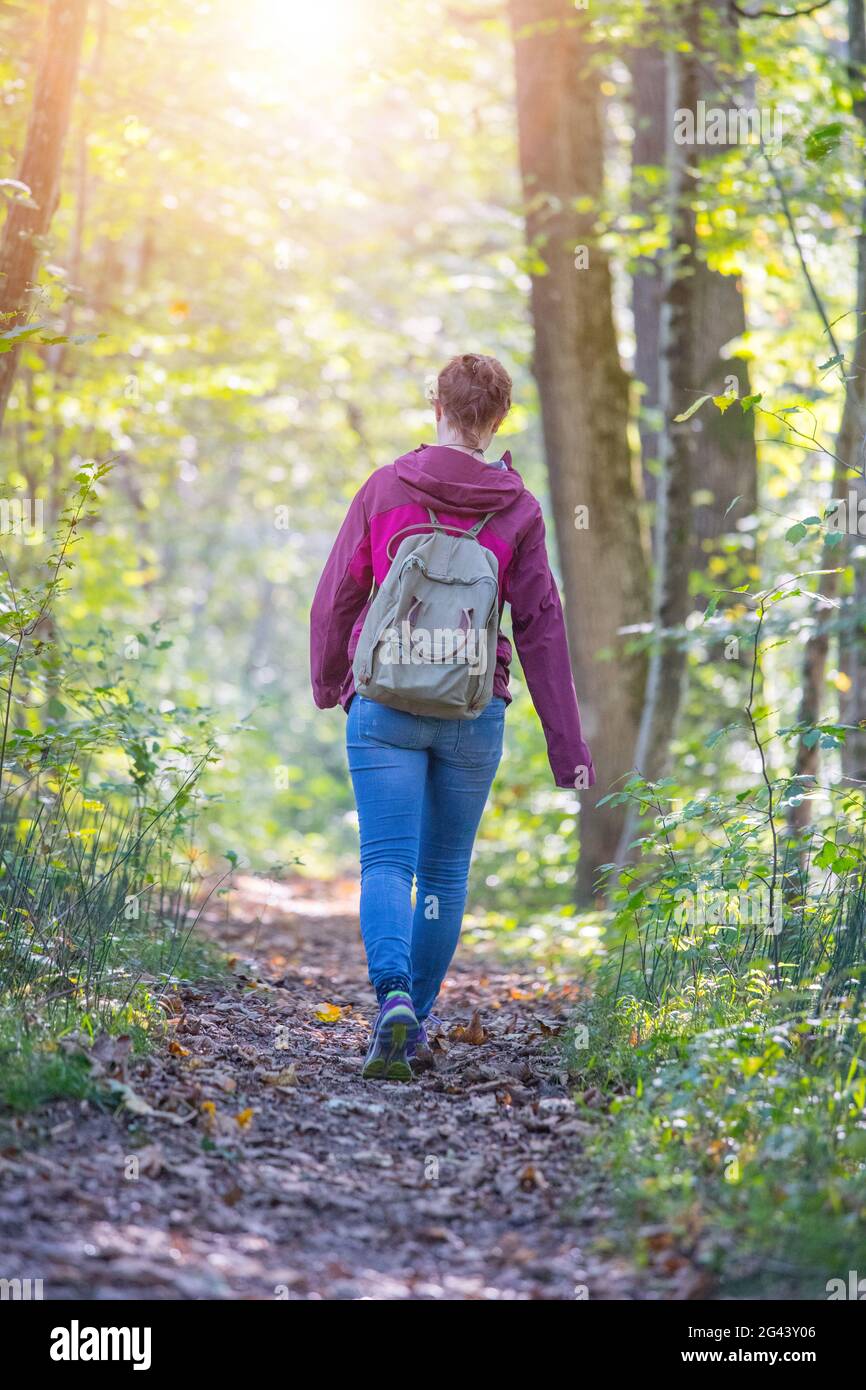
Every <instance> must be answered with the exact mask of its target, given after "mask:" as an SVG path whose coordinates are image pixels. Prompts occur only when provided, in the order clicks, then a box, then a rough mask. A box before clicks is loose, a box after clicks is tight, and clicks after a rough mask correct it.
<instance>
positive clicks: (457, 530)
mask: <svg viewBox="0 0 866 1390" xmlns="http://www.w3.org/2000/svg"><path fill="white" fill-rule="evenodd" d="M427 515H428V516H429V518H430V522H429V527H428V525H427V523H426V522H423V521H415V522H413V523H412V524H411V525H409V526H404V527H402V529H401V530H399V531H395V532H394V534H393V536H391V538H390V540H389V541H388V544H387V546H386V547H385V555H386V557H387V559H388V560H389V561H393V559H394V556H393V555H392V554H391V546H392V545H393V544H394V542H395V541H396V540H398V539H399V538H400V537H401V536H409V535H411V534H412V533H413V532H414V533H415V534H416V535H421V534H422V533H423V532H424V530H425V529H430V530H434V531H444V532H446V533H447V532H449V531H451V532H452V533H453V534H454V535H456V536H471V537H472V539H473V540H474V541H477V540H478V533H479V531H483V530H484V527H485V526H486V525H487V523H488V521H490V519H491V517H493V516H495V515H496V513H495V512H488V513H487V515H486V516H483V517H482V518H481V520H480V521H476V522H475V525H474V526H470V527H469V529H468V530H464V528H463V527H462V526H449V525H448V524H447V522H444V521H440V520H439V518H438V516H437V515H436V513H435V512H434V511H433V509H432V507H428V508H427Z"/></svg>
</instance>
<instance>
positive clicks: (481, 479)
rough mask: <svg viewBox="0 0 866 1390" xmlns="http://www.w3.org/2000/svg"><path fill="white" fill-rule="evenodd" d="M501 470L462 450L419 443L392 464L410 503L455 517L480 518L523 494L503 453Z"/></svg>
mask: <svg viewBox="0 0 866 1390" xmlns="http://www.w3.org/2000/svg"><path fill="white" fill-rule="evenodd" d="M502 457H503V461H504V463H505V467H504V468H496V467H491V466H490V464H489V463H485V462H484V461H483V459H478V458H473V457H472V455H471V454H466V453H464V452H463V450H462V449H450V448H448V447H447V445H444V444H422V445H420V447H419V448H417V449H414V450H413V451H412V453H411V454H404V455H403V456H402V458H398V459H397V460H396V462H395V464H394V468H395V469H396V471H397V476H398V478H399V479H400V481H401V482H402V483H403V485H404V487H405V488H406V490H407V492H408V493H409V494H410V495H411V497H412V500H413V502H420V503H421V505H422V506H424V507H432V508H433V509H434V510H435V509H436V508H437V507H441V508H442V510H443V511H447V512H453V513H456V514H457V515H458V516H462V515H468V516H483V515H484V514H485V512H501V511H504V509H505V508H506V507H510V506H511V503H512V502H513V501H514V500H515V498H517V497H519V496H520V494H521V492H523V490H524V488H523V479H522V478H521V476H520V474H519V473H518V472H517V470H516V469H515V468H512V466H511V455H510V453H508V452H507V451H506V453H505V454H503V456H502Z"/></svg>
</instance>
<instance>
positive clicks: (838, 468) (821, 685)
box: [788, 0, 866, 862]
mask: <svg viewBox="0 0 866 1390" xmlns="http://www.w3.org/2000/svg"><path fill="white" fill-rule="evenodd" d="M848 77H849V81H850V83H851V87H852V91H853V93H854V102H853V110H854V114H855V116H856V117H857V118H858V120H859V121H860V122H861V124H862V125H863V127H864V131H866V100H864V97H863V95H862V93H863V84H864V80H866V22H864V5H863V0H848ZM860 173H861V180H862V182H863V184H864V185H866V162H864V161H863V160H862V159H861V165H860ZM859 227H860V230H859V234H858V237H857V295H856V304H855V306H854V313H853V315H852V317H851V321H852V323H853V324H854V325H855V328H854V339H853V344H852V350H851V356H850V359H849V360H847V361H846V362H845V364H844V368H843V369H844V371H845V375H846V377H847V382H846V389H845V403H844V405H843V408H842V419H841V422H840V425H839V433H838V435H837V438H836V448H835V451H834V452H835V454H836V459H837V462H836V463H835V465H834V469H833V496H834V497H835V498H838V499H842V500H844V501H845V502H846V510H847V497H848V492H849V490H850V491H852V492H853V493H854V494H855V497H856V498H857V499H858V501H861V502H866V483H864V479H863V477H862V473H855V472H854V471H853V470H855V469H856V468H858V467H859V468H860V469H862V466H863V457H864V448H863V446H864V434H866V409H864V401H866V333H864V331H863V324H864V322H866V195H864V197H863V202H862V205H861V214H860V223H859ZM839 460H842V462H840V461H839ZM846 465H847V467H846ZM849 524H850V523H849ZM854 524H855V526H856V521H855V523H854ZM847 542H848V544H851V536H850V535H849V536H848V537H847ZM842 544H843V545H844V544H845V540H843V542H842ZM842 561H843V554H842V552H841V547H840V546H838V545H836V546H825V547H824V552H823V556H822V563H821V568H822V569H823V570H825V571H831V572H830V573H824V574H822V576H821V579H820V582H819V586H818V593H819V595H820V598H821V600H822V606H821V608H820V609H819V612H818V617H817V619H816V622H815V627H814V629H813V631H812V633H811V635H810V636H809V638H808V640H807V642H806V646H805V650H804V653H803V671H802V693H801V697H800V709H799V713H798V721H799V722H801V723H804V724H809V725H813V724H817V723H818V722H819V720H820V718H821V713H822V709H821V707H822V704H823V701H824V697H825V680H826V673H827V659H828V656H829V652H830V637H831V626H832V624H833V621H834V618H835V614H836V612H837V611H838V597H837V596H838V594H839V590H840V583H839V579H840V576H839V574H838V573H835V572H833V571H837V570H838V568H839V566H840V564H841V563H842ZM847 608H848V617H847V622H848V629H847V631H846V630H845V629H843V630H842V631H841V632H840V637H839V648H840V650H839V667H840V670H842V671H844V672H845V674H846V675H847V676H848V678H849V679H850V681H851V688H850V690H849V691H848V692H847V694H844V693H843V695H842V698H841V700H840V716H841V718H842V720H843V722H850V723H857V722H859V720H861V719H863V718H866V670H864V648H863V642H864V620H863V617H862V614H863V613H864V611H866V575H864V572H863V564H862V562H861V561H858V560H855V561H854V592H853V595H852V596H851V597H850V598H849V599H848V604H847ZM849 740H850V743H849V742H848V741H847V740H846V747H845V749H844V751H843V759H842V766H843V771H844V772H845V774H846V776H849V777H856V778H863V777H864V775H866V773H864V763H866V755H864V739H863V736H862V735H859V734H857V735H853V736H852V735H849ZM819 771H820V754H819V751H818V746H817V744H816V743H812V745H811V746H807V744H806V743H805V741H804V739H803V738H802V737H801V738H800V740H799V742H798V745H797V752H796V756H795V759H794V768H793V772H794V776H795V777H797V778H798V779H799V780H800V781H801V783H802V786H803V789H804V790H805V791H806V792H808V790H809V788H810V786H811V785H813V784H814V783H815V781H816V780H817V778H818V774H819ZM811 820H812V804H811V801H810V800H809V798H808V796H806V797H804V798H803V799H802V800H800V801H799V803H798V804H796V805H790V806H789V810H788V830H789V832H790V833H791V834H792V835H794V836H796V837H798V838H800V837H802V836H803V835H804V832H805V831H806V830H808V827H809V825H810V824H811ZM802 860H803V856H802V855H801V862H802Z"/></svg>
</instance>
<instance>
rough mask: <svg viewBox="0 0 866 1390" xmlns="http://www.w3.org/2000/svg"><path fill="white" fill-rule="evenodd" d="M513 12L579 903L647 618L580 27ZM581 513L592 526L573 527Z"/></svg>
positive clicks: (602, 856)
mask: <svg viewBox="0 0 866 1390" xmlns="http://www.w3.org/2000/svg"><path fill="white" fill-rule="evenodd" d="M510 12H511V22H512V31H513V35H514V49H515V61H516V73H517V111H518V134H519V147H520V165H521V172H522V176H523V186H524V196H525V204H526V206H525V215H526V231H527V239H528V241H529V244H530V246H531V247H532V248H533V249H534V251H535V252H536V254H537V255H539V256H540V257H541V258H542V259H543V261H544V266H545V269H544V273H540V272H539V273H535V274H533V276H532V295H531V305H532V318H533V325H534V330H535V356H534V372H535V377H536V380H537V383H538V393H539V400H540V405H541V417H542V428H543V434H544V445H545V454H546V458H547V466H548V471H549V476H550V491H551V498H552V502H553V519H554V527H555V532H556V539H557V544H558V549H559V556H560V562H561V568H562V576H563V584H564V589H565V613H566V623H567V627H568V636H569V645H570V648H571V654H572V664H573V667H574V678H575V685H576V687H577V692H578V696H579V698H580V701H581V708H582V714H583V719H584V725H585V730H586V736H587V739H588V741H589V743H590V745H591V747H592V750H593V756H594V760H595V765H596V769H597V771H598V784H597V786H596V787H595V788H593V789H592V790H591V791H584V792H582V793H581V830H580V839H581V849H580V864H579V869H578V881H577V892H578V897H579V900H581V901H588V900H590V899H591V898H592V896H593V890H594V884H595V879H596V874H597V871H598V867H599V865H601V864H603V863H607V862H609V861H611V860H612V859H613V858H614V853H615V849H616V845H617V843H618V837H619V832H620V828H621V824H622V811H621V809H620V808H617V809H616V810H614V809H612V808H610V807H604V808H598V807H597V806H596V802H597V801H598V799H599V798H600V797H601V796H603V795H604V794H605V793H606V792H607V790H608V788H609V786H610V784H611V783H612V782H615V781H616V780H617V779H618V778H620V777H621V776H623V774H625V773H627V772H628V770H629V769H630V767H631V766H632V759H633V752H634V739H635V734H636V730H637V721H638V716H639V712H640V703H641V697H642V690H643V680H644V667H645V663H644V662H643V660H642V659H640V658H636V657H634V656H633V655H626V654H625V652H624V639H623V637H622V635H621V630H622V629H623V628H624V627H627V626H631V625H633V624H635V623H637V622H639V621H640V620H641V619H644V618H645V617H646V594H647V564H646V556H645V554H644V551H643V547H642V543H641V532H640V525H639V514H638V488H637V483H636V477H635V471H634V469H633V462H632V458H631V455H630V451H629V445H628V438H627V425H628V418H629V383H628V378H627V377H626V374H625V372H624V370H623V368H622V364H621V362H620V358H619V351H618V346H617V339H616V331H615V327H614V319H613V308H612V298H611V275H610V268H609V265H608V262H607V259H606V257H605V256H604V254H603V253H602V251H601V250H600V248H599V246H598V243H597V239H596V236H595V231H594V223H595V216H594V212H593V211H592V209H595V208H596V207H597V206H598V205H599V203H600V201H601V198H602V196H603V177H604V168H603V141H602V131H601V121H600V91H599V78H598V74H597V72H596V71H595V70H594V69H593V68H592V67H591V65H590V62H589V58H590V51H589V49H590V45H589V31H588V21H587V18H586V16H585V15H583V14H580V13H577V12H576V11H575V8H574V5H573V4H572V3H571V0H512V3H511V7H510ZM578 200H581V201H580V208H578V207H577V206H576V204H577V202H578ZM585 208H589V209H590V210H584V209H585ZM578 247H586V248H587V250H586V263H585V266H584V257H583V254H582V253H580V252H577V248H578ZM576 256H577V258H576ZM578 266H581V267H583V268H578ZM582 507H585V508H586V509H587V517H588V527H587V528H586V529H577V528H578V526H579V524H580V520H581V519H582V516H583V514H582V513H578V511H577V509H578V508H582Z"/></svg>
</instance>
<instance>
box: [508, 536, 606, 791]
mask: <svg viewBox="0 0 866 1390" xmlns="http://www.w3.org/2000/svg"><path fill="white" fill-rule="evenodd" d="M544 537H545V533H544V520H543V518H542V515H541V512H540V511H539V512H538V513H537V515H536V516H535V518H534V519H533V521H532V524H531V525H530V527H529V528H528V530H527V531H526V533H525V534H524V536H523V538H522V539H521V541H520V544H519V545H518V547H517V552H516V554H515V556H514V559H513V560H512V562H511V565H510V567H509V574H508V584H507V598H508V600H509V602H510V604H511V626H512V630H513V632H514V641H515V644H516V646H517V654H518V656H519V657H520V664H521V665H522V667H523V672H524V675H525V676H526V683H527V685H528V686H529V693H530V695H531V696H532V703H533V704H534V705H535V709H536V712H537V714H538V717H539V719H540V720H541V724H542V727H543V729H544V736H545V738H546V739H547V755H548V758H549V759H550V766H551V768H552V770H553V776H554V779H555V781H556V785H557V786H558V787H578V788H579V787H581V786H590V787H591V786H592V785H593V783H594V782H595V769H594V768H593V765H592V754H591V753H590V751H589V748H588V747H587V745H586V744H585V743H584V741H583V735H582V734H581V731H580V711H579V709H578V707H577V695H576V694H575V691H574V680H573V678H572V674H571V660H570V658H569V654H568V642H567V640H566V636H565V621H564V619H563V616H562V604H561V603H560V600H559V592H558V590H557V587H556V582H555V580H554V578H553V575H552V574H551V572H550V562H549V560H548V558H547V547H546V545H545V538H544Z"/></svg>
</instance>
